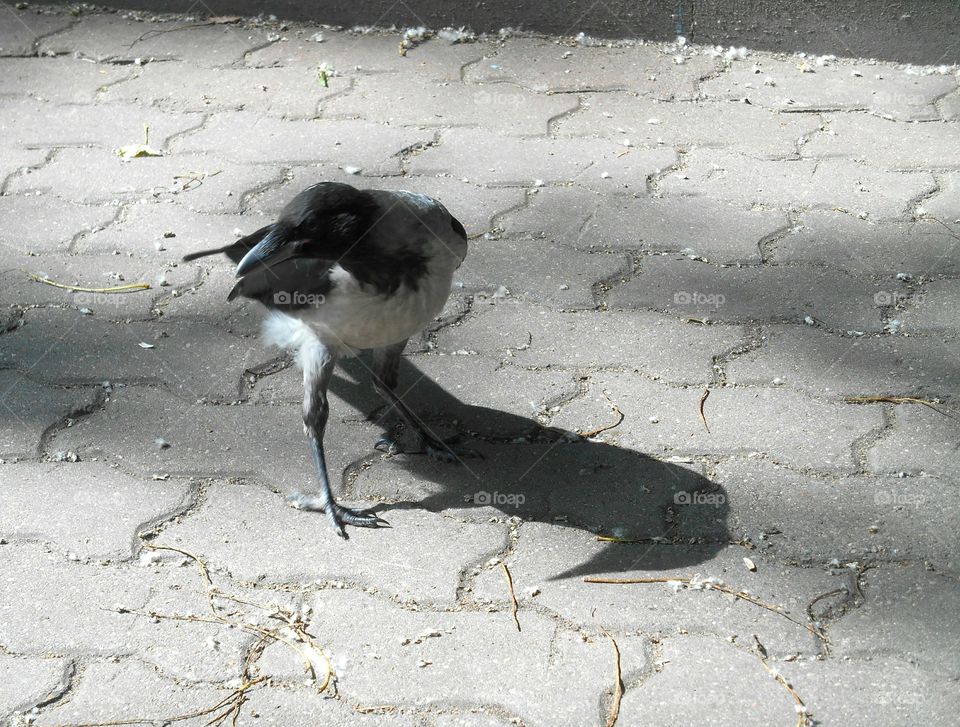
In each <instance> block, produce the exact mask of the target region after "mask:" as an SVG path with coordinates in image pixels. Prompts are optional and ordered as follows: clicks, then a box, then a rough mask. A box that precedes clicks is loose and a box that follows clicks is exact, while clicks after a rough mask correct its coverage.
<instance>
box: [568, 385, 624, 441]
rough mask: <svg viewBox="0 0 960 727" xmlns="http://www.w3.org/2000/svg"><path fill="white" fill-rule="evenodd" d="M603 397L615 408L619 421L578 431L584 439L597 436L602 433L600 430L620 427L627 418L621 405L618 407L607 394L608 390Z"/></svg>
mask: <svg viewBox="0 0 960 727" xmlns="http://www.w3.org/2000/svg"><path fill="white" fill-rule="evenodd" d="M603 398H604V399H606V400H607V403H609V404H610V408H611V409H613V413H614V414H616V415H617V421H615V422H614V423H613V424H604V425H603V426H601V427H597V428H596V429H590V430H589V431H586V432H583V431H578V432H577V434H579V435H580V436H581V437H583V438H584V439H590V437H595V436H597V435H598V434H600V432H605V431H607V430H608V429H613V428H614V427H619V426H620V424H621V423H622V422H623V420H624V418H625V417H624V413H623V412H622V411H620V407H618V406H617V405H616V404H614V403H613V402H612V401H610V397H609V396H607V394H606V392H604V394H603Z"/></svg>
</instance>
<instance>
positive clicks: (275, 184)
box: [237, 165, 296, 215]
mask: <svg viewBox="0 0 960 727" xmlns="http://www.w3.org/2000/svg"><path fill="white" fill-rule="evenodd" d="M295 168H296V167H295V166H293V165H284V166H281V167H280V168H279V170H278V171H277V173H276V175H275V176H274V177H273V178H272V179H268V180H267V181H266V182H262V183H261V184H258V185H256V186H255V187H253V188H251V189H245V190H244V191H243V192H241V193H240V199H239V200H238V202H237V213H238V214H240V215H245V214H248V213H249V212H250V211H251V208H252V205H253V203H254V202H255V201H256V200H259V199H260V198H261V197H262V196H263V195H264V194H266V193H267V192H272V191H274V190H280V189H281V188H283V187H284V186H285V185H287V184H289V183H290V182H292V181H293V177H294V175H293V170H294V169H295Z"/></svg>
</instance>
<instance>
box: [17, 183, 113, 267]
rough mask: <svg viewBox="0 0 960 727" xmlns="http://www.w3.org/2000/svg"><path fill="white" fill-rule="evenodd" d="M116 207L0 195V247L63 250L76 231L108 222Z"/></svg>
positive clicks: (46, 198) (34, 196)
mask: <svg viewBox="0 0 960 727" xmlns="http://www.w3.org/2000/svg"><path fill="white" fill-rule="evenodd" d="M117 213H118V210H117V209H115V208H107V207H85V206H82V205H77V204H72V203H71V202H67V201H65V200H62V199H51V198H49V197H44V196H37V195H6V196H0V215H3V218H4V220H6V224H5V225H4V229H3V230H2V231H0V247H6V248H11V249H13V250H16V251H17V252H19V253H24V252H26V253H34V254H35V253H43V252H56V251H60V252H65V251H66V250H67V249H68V248H69V247H70V243H71V242H72V241H73V239H74V238H75V237H77V236H78V235H80V234H82V233H84V232H88V231H91V230H95V229H99V228H102V227H105V226H107V225H109V224H110V223H111V222H112V221H113V220H114V218H115V217H116V216H117Z"/></svg>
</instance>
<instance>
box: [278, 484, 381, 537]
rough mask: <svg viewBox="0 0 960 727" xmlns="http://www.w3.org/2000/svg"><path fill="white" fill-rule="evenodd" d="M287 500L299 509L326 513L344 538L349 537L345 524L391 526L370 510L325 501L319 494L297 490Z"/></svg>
mask: <svg viewBox="0 0 960 727" xmlns="http://www.w3.org/2000/svg"><path fill="white" fill-rule="evenodd" d="M287 502H289V503H290V504H291V505H292V506H293V507H295V508H297V509H298V510H310V511H312V512H323V513H326V515H327V519H328V520H330V524H331V525H332V526H333V530H334V532H335V533H336V534H337V535H339V536H340V537H341V538H343V539H344V540H346V539H347V538H348V536H347V533H346V531H345V530H344V528H343V526H344V525H353V526H354V527H356V528H384V527H386V528H388V527H390V523H388V522H387V521H386V520H384V519H383V518H380V517H377V516H376V515H375V514H374V513H372V512H370V511H368V510H353V509H351V508H349V507H344V506H343V505H338V504H337V503H336V502H332V501H326V502H325V501H324V499H323V498H322V497H320V496H319V495H310V494H307V493H303V492H295V493H294V494H292V495H290V496H289V497H288V498H287Z"/></svg>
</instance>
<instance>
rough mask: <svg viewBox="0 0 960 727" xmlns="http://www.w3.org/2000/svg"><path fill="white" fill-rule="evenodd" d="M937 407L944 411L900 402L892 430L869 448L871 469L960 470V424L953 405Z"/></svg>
mask: <svg viewBox="0 0 960 727" xmlns="http://www.w3.org/2000/svg"><path fill="white" fill-rule="evenodd" d="M935 408H936V409H939V410H940V411H935V410H934V409H931V408H929V407H927V406H923V405H919V404H911V403H904V404H901V405H899V406H898V407H897V409H896V412H895V416H894V425H893V428H892V430H891V431H889V432H888V433H887V434H886V436H885V437H883V438H881V439H879V440H878V441H876V442H874V443H872V444H871V446H870V448H869V450H868V451H867V464H868V466H869V467H870V470H871V471H874V472H889V473H899V472H907V473H912V474H918V473H923V472H926V473H936V474H944V475H947V476H956V474H957V472H958V471H960V465H958V463H957V456H956V453H957V448H958V447H960V426H958V425H957V421H956V419H954V418H951V416H950V414H951V409H952V407H950V406H949V405H941V406H939V407H936V406H935ZM944 411H945V412H946V414H944V413H943V412H944Z"/></svg>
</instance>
